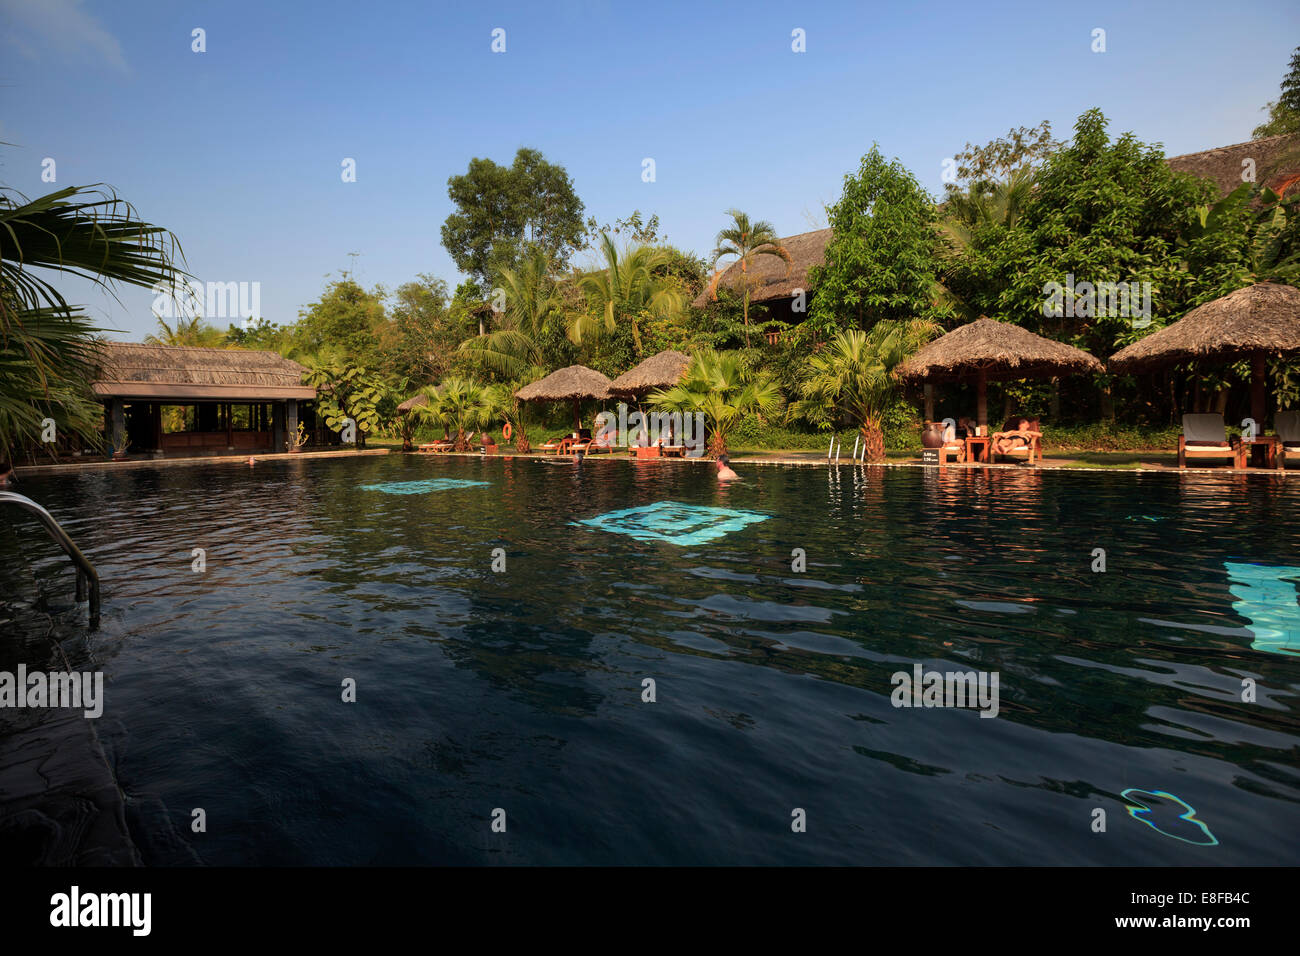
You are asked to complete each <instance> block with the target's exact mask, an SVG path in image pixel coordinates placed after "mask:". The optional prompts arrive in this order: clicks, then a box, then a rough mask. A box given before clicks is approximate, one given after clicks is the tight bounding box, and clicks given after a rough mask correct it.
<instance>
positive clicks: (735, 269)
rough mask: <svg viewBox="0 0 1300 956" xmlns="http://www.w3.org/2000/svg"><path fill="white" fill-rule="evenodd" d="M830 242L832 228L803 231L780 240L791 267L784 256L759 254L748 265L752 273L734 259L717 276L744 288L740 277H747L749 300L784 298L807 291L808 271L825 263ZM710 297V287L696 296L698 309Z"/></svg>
mask: <svg viewBox="0 0 1300 956" xmlns="http://www.w3.org/2000/svg"><path fill="white" fill-rule="evenodd" d="M830 241H831V230H829V229H817V230H815V231H814V232H803V233H800V234H799V235H797V236H790V237H789V238H788V239H781V240H780V243H781V245H782V246H784V247H785V251H786V252H788V253H790V264H789V268H788V269H787V268H786V262H785V260H784V259H781V258H778V257H777V256H756V257H755V258H754V259H753V261H751V262H750V264H749V272H748V273H745V272H742V271H741V269H740V263H739V262H733V263H732V264H731V265H730V266H729V267H728V268H727V269H726V271H724V272H723V273H722V275H721V276H719V277H718V280H717V284H718V286H719V287H721V286H727V287H728V288H732V289H740V288H741V280H742V279H744V278H747V279H748V284H749V301H750V302H766V301H768V300H769V299H785V298H788V297H790V296H792V295H794V294H795V290H796V289H803V290H804V291H805V292H806V291H808V270H809V269H811V268H812V267H813V266H820V265H824V264H825V262H826V246H827V244H828V243H829V242H830ZM709 299H710V294H709V289H708V287H707V286H706V287H705V289H704V291H703V292H701V293H700V294H699V295H698V296H696V298H695V301H694V302H693V303H692V305H694V306H695V307H696V308H697V309H702V308H704V307H705V306H706V305H707V304H708V302H709Z"/></svg>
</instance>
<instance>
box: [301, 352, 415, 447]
mask: <svg viewBox="0 0 1300 956" xmlns="http://www.w3.org/2000/svg"><path fill="white" fill-rule="evenodd" d="M303 381H304V382H306V383H307V384H308V385H311V386H313V387H315V388H316V410H317V412H318V413H319V414H320V415H321V416H322V417H323V418H324V419H325V424H326V425H328V426H329V427H330V429H332V430H333V431H339V430H341V429H342V428H343V424H344V420H345V419H348V418H351V419H352V420H353V421H354V422H356V425H357V435H358V444H360V445H364V444H365V436H366V435H367V434H370V433H374V432H377V431H379V429H380V427H381V425H383V424H384V423H385V418H384V417H383V416H382V415H381V409H380V405H381V403H385V400H386V399H387V400H388V403H391V404H392V406H393V407H392V409H391V410H390V411H389V415H393V414H395V413H396V403H395V402H393V401H392V399H393V395H392V393H391V390H390V389H389V388H388V387H387V386H386V385H385V384H384V382H383V381H382V380H381V379H380V378H379V376H377V375H375V374H374V373H373V372H371V371H369V370H368V369H366V368H365V367H364V366H361V365H357V364H355V363H353V362H351V361H347V360H342V361H324V362H321V363H320V364H317V365H314V366H313V367H311V368H309V369H308V370H307V372H306V373H305V374H304V375H303Z"/></svg>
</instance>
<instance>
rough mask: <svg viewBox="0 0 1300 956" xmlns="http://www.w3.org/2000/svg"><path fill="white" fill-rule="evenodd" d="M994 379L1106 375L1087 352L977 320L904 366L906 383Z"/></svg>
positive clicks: (900, 370)
mask: <svg viewBox="0 0 1300 956" xmlns="http://www.w3.org/2000/svg"><path fill="white" fill-rule="evenodd" d="M981 371H982V372H984V373H985V377H986V378H987V379H989V380H997V379H1021V378H1050V377H1052V376H1056V375H1067V374H1071V373H1077V372H1100V371H1103V368H1102V364H1101V362H1099V361H1097V360H1096V359H1095V358H1093V357H1092V356H1091V355H1089V354H1088V353H1087V352H1084V351H1083V350H1082V349H1076V348H1074V347H1073V346H1071V345H1065V344H1064V343H1062V342H1054V341H1052V340H1051V339H1045V338H1043V337H1042V336H1041V335H1035V334H1034V333H1033V332H1030V331H1029V330H1028V329H1022V328H1021V327H1020V326H1018V325H1012V324H1011V323H1010V322H997V321H995V320H993V319H986V318H981V319H976V320H975V321H974V322H971V323H970V324H968V325H963V326H961V327H960V328H956V329H953V330H952V331H951V332H949V333H948V334H946V335H943V336H940V337H939V338H937V339H935V340H934V341H933V342H931V343H930V344H929V345H926V346H923V347H922V348H921V349H919V350H918V351H917V352H916V353H915V354H914V355H912V356H911V357H910V358H908V359H907V360H906V361H904V362H903V363H902V364H901V365H900V366H899V367H898V373H897V374H898V377H899V378H901V379H902V380H903V381H905V382H919V381H929V382H953V381H960V380H962V379H965V378H968V377H970V376H972V375H977V374H978V373H980V372H981Z"/></svg>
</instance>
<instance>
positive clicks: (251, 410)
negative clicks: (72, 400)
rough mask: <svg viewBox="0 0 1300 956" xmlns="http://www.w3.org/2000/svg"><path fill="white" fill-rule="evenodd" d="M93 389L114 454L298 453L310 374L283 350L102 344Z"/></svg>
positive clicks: (309, 393)
mask: <svg viewBox="0 0 1300 956" xmlns="http://www.w3.org/2000/svg"><path fill="white" fill-rule="evenodd" d="M97 349H98V353H99V372H98V374H97V376H96V378H95V380H94V381H93V382H92V383H91V390H92V391H93V392H94V394H95V395H96V396H97V397H98V398H99V399H100V400H101V401H102V402H103V403H104V417H105V423H104V424H105V434H106V436H107V438H108V439H109V443H110V445H111V447H112V453H113V457H115V458H122V457H125V456H126V455H127V454H132V453H134V454H147V455H152V456H154V457H195V456H201V455H221V454H238V453H244V452H250V451H256V452H262V453H268V452H291V451H296V450H297V448H298V445H297V436H298V423H299V413H300V412H301V411H303V410H304V409H303V408H302V404H303V403H305V402H309V401H312V400H314V399H315V398H316V389H315V388H313V387H312V386H309V385H303V384H302V376H303V373H304V372H306V369H305V368H304V367H303V366H301V365H299V364H298V363H297V362H294V361H291V360H290V359H286V358H284V357H282V356H280V355H278V354H277V353H275V352H264V351H252V350H247V349H217V348H198V347H189V346H171V345H145V344H140V343H135V342H101V343H99V345H98V346H97Z"/></svg>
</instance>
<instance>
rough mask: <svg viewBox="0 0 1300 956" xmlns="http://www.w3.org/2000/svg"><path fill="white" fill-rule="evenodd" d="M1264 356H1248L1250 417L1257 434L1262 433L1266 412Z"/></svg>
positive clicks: (1266, 395)
mask: <svg viewBox="0 0 1300 956" xmlns="http://www.w3.org/2000/svg"><path fill="white" fill-rule="evenodd" d="M1265 372H1266V369H1265V367H1264V356H1262V355H1252V356H1251V357H1250V417H1251V418H1253V419H1255V427H1256V428H1257V429H1258V434H1260V435H1262V434H1264V416H1265V415H1266V414H1267V413H1268V387H1267V381H1266V378H1265Z"/></svg>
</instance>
